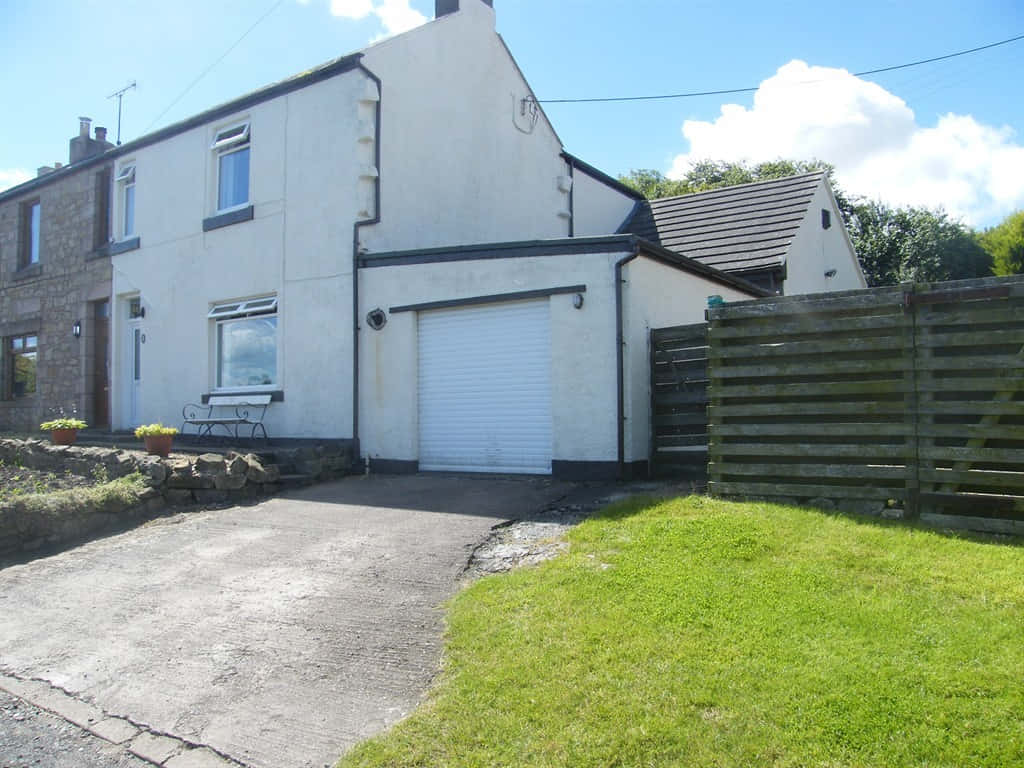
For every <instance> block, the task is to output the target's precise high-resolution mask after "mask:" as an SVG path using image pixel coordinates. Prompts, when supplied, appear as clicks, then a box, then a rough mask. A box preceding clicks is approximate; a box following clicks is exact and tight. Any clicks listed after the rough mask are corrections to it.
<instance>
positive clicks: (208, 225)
mask: <svg viewBox="0 0 1024 768" xmlns="http://www.w3.org/2000/svg"><path fill="white" fill-rule="evenodd" d="M253 213H254V211H253V206H251V205H249V206H246V207H245V208H239V209H238V210H237V211H229V212H228V213H220V214H217V215H216V216H210V217H209V218H208V219H203V232H209V231H210V230H211V229H220V228H221V227H230V226H231V225H232V224H240V223H241V222H243V221H252V219H253Z"/></svg>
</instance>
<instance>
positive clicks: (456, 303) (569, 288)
mask: <svg viewBox="0 0 1024 768" xmlns="http://www.w3.org/2000/svg"><path fill="white" fill-rule="evenodd" d="M586 290H587V286H585V285H561V286H558V287H557V288H540V289H538V290H535V291H516V292H515V293H493V294H491V295H489V296H472V297H470V298H467V299H449V300H448V301H427V302H424V303H422V304H406V305H404V306H400V307H391V309H389V310H388V312H390V313H391V314H393V315H394V314H397V313H399V312H423V311H425V310H428V309H451V308H453V307H473V306H478V305H480V304H500V303H502V302H505V301H523V300H525V299H543V298H547V297H548V296H558V295H560V294H564V293H585V292H586Z"/></svg>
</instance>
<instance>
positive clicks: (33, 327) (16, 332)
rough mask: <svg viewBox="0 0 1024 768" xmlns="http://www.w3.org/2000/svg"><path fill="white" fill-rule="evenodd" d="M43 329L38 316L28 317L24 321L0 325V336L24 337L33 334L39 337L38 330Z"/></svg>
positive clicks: (12, 321) (41, 321) (13, 321)
mask: <svg viewBox="0 0 1024 768" xmlns="http://www.w3.org/2000/svg"><path fill="white" fill-rule="evenodd" d="M42 327H43V320H42V318H41V317H39V316H38V315H37V316H35V317H28V318H25V319H24V320H11V321H9V322H6V323H0V336H24V335H26V334H31V333H34V334H36V335H37V336H38V335H39V329H40V328H42Z"/></svg>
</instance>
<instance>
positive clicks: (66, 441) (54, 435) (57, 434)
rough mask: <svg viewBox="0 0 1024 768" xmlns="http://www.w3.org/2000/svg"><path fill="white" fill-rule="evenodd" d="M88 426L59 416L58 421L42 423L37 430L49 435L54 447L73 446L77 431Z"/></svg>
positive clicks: (52, 420) (79, 420) (78, 420)
mask: <svg viewBox="0 0 1024 768" xmlns="http://www.w3.org/2000/svg"><path fill="white" fill-rule="evenodd" d="M87 426H88V425H87V424H86V423H85V422H84V421H82V420H81V419H70V418H67V417H65V416H61V417H60V418H59V419H51V420H50V421H44V422H43V423H42V424H40V425H39V428H40V429H41V430H43V431H44V432H49V433H50V439H51V440H52V441H53V444H54V445H74V443H75V440H77V439H78V430H80V429H85V428H86V427H87Z"/></svg>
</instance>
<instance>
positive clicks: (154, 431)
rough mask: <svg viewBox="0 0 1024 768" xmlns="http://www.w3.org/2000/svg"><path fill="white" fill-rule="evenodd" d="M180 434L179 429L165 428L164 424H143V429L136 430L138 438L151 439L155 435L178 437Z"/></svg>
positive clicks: (137, 428)
mask: <svg viewBox="0 0 1024 768" xmlns="http://www.w3.org/2000/svg"><path fill="white" fill-rule="evenodd" d="M176 434H178V429H177V427H165V426H164V425H163V424H160V423H159V422H157V423H156V424H143V425H142V426H141V427H136V428H135V436H136V437H151V436H153V435H176Z"/></svg>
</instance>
